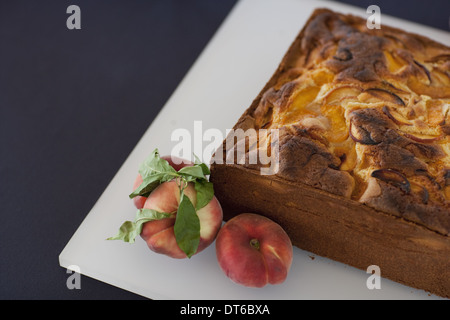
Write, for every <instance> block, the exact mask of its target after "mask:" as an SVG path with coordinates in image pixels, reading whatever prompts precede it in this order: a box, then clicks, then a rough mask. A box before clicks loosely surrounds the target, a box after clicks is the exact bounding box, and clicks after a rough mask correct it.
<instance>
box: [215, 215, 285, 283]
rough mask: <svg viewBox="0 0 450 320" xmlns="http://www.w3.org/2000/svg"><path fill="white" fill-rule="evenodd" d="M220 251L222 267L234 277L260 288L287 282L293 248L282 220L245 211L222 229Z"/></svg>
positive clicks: (218, 257)
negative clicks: (281, 223)
mask: <svg viewBox="0 0 450 320" xmlns="http://www.w3.org/2000/svg"><path fill="white" fill-rule="evenodd" d="M216 255H217V260H218V262H219V266H220V268H221V269H222V271H223V272H224V273H225V274H226V275H227V276H228V277H229V278H230V279H231V280H232V281H234V282H236V283H238V284H241V285H244V286H247V287H258V288H260V287H263V286H265V285H267V284H279V283H282V282H284V280H285V279H286V277H287V275H288V272H289V269H290V267H291V264H292V256H293V249H292V243H291V240H290V238H289V236H288V235H287V234H286V232H285V231H284V230H283V228H282V227H281V226H280V225H279V224H277V223H276V222H274V221H273V220H271V219H269V218H266V217H264V216H261V215H257V214H253V213H243V214H239V215H237V216H235V217H234V218H232V219H230V220H229V221H228V222H226V223H225V224H224V225H223V226H222V228H221V229H220V231H219V233H218V235H217V238H216Z"/></svg>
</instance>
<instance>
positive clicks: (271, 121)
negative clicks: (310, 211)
mask: <svg viewBox="0 0 450 320" xmlns="http://www.w3.org/2000/svg"><path fill="white" fill-rule="evenodd" d="M449 106H450V48H448V47H446V46H444V45H442V44H439V43H437V42H434V41H432V40H430V39H427V38H425V37H422V36H418V35H414V34H410V33H406V32H404V31H401V30H398V29H394V28H390V27H386V26H383V27H382V28H381V29H379V30H377V29H374V30H369V29H367V27H366V20H364V19H362V18H359V17H355V16H352V15H342V14H338V13H335V12H332V11H330V10H327V9H320V10H317V11H316V12H314V14H313V15H312V17H311V18H310V20H309V21H308V23H307V24H306V26H305V28H304V29H303V30H302V32H301V34H300V35H299V37H298V38H297V39H296V41H295V42H294V44H293V45H292V46H291V48H290V50H289V52H288V53H287V54H286V56H285V58H284V59H283V61H282V63H281V65H280V67H279V69H278V70H277V72H276V73H275V75H274V77H273V78H272V79H271V81H270V82H269V83H268V84H267V86H266V87H265V88H264V90H263V91H262V92H261V94H260V96H259V97H258V98H257V99H256V100H255V102H254V103H253V105H252V106H251V107H250V108H249V109H248V110H247V112H246V113H245V114H244V116H243V117H242V118H241V122H245V123H246V125H248V123H251V125H252V126H253V127H254V128H255V129H261V128H264V129H279V130H280V144H279V148H280V150H279V151H280V154H279V155H280V167H279V171H278V173H277V175H278V176H279V177H282V178H284V179H286V180H289V181H294V182H299V183H303V184H306V185H309V186H313V187H317V188H320V189H322V190H325V191H328V192H330V193H333V194H336V195H340V196H343V197H346V198H351V199H353V200H355V201H360V202H362V203H365V204H366V205H368V206H370V207H372V208H375V209H377V210H380V211H382V212H386V213H389V214H393V215H396V216H399V217H403V218H405V219H407V220H411V221H413V222H416V223H419V224H421V225H423V226H426V227H427V228H430V229H431V230H434V231H437V232H439V233H442V234H444V235H449V234H450V185H449V178H448V177H449V176H450V136H449V135H448V131H449V129H448V128H449V125H450V118H449ZM249 119H250V120H251V121H249ZM260 147H261V146H260ZM268 147H269V148H270V146H268ZM247 167H248V168H253V169H257V168H258V167H257V166H254V165H252V166H247Z"/></svg>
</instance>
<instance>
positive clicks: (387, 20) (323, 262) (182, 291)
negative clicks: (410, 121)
mask: <svg viewBox="0 0 450 320" xmlns="http://www.w3.org/2000/svg"><path fill="white" fill-rule="evenodd" d="M317 7H328V8H330V9H333V10H336V11H339V12H343V13H354V14H358V15H361V16H363V17H367V16H368V15H367V14H366V12H365V10H363V9H359V8H355V7H351V6H347V5H343V4H339V3H335V2H330V1H321V0H318V1H313V0H241V1H240V2H238V4H237V5H236V6H235V8H233V10H232V11H231V13H230V14H229V16H228V17H227V19H226V20H225V21H224V23H223V25H222V26H221V27H220V28H219V30H218V31H217V33H216V35H215V36H214V37H213V39H212V40H211V41H210V43H209V44H208V46H207V47H206V48H205V50H204V51H203V53H202V54H201V56H200V57H199V58H198V60H197V61H196V62H195V64H194V65H193V66H192V68H191V70H190V71H189V73H188V74H187V75H186V77H185V78H184V79H183V81H182V82H181V83H180V85H179V86H178V88H177V89H176V91H175V92H174V93H173V95H172V97H171V98H170V99H169V101H168V102H167V104H166V105H165V106H164V108H163V109H162V111H161V112H160V114H159V115H158V116H157V118H156V119H155V120H154V122H153V123H152V124H151V125H150V127H149V129H148V130H147V131H146V133H145V134H144V136H143V137H142V139H141V140H140V141H139V142H138V144H137V145H136V147H135V149H134V150H133V151H132V153H131V154H130V155H129V157H128V158H127V160H126V161H125V163H124V164H123V165H122V167H121V168H120V170H119V171H118V172H117V174H116V176H115V177H114V179H113V180H112V181H111V183H110V184H109V185H108V186H107V188H106V190H105V191H104V193H103V194H102V196H101V197H100V198H99V199H98V201H97V203H96V204H95V205H94V207H93V208H92V210H91V211H90V212H89V213H88V215H87V216H86V218H85V219H84V221H83V222H82V224H81V225H80V226H79V228H78V229H77V231H76V232H75V234H74V235H73V236H72V238H71V239H70V241H69V242H68V243H67V245H66V247H65V248H64V250H63V251H62V252H61V254H60V256H59V263H60V266H61V267H64V268H68V267H69V266H71V265H76V266H77V267H78V268H79V272H80V273H81V274H83V275H85V276H88V277H92V278H94V279H97V280H99V281H103V282H106V283H108V284H111V285H114V286H117V287H119V288H122V289H124V290H128V291H131V292H134V293H136V294H138V295H142V296H144V297H148V298H151V299H251V300H258V299H437V298H438V297H436V296H433V295H430V294H429V293H428V292H425V291H422V290H416V289H413V288H410V287H406V286H403V285H400V284H398V283H394V282H392V281H390V280H387V279H384V278H382V280H381V289H374V290H369V289H368V288H367V286H366V281H367V279H368V277H369V274H367V273H366V272H364V271H361V270H357V269H355V268H352V267H349V266H347V265H344V264H341V263H338V262H335V261H331V260H329V259H325V258H322V257H319V256H316V255H314V254H312V253H309V252H305V251H302V250H300V249H298V248H295V249H294V260H293V263H292V268H291V271H290V273H289V275H288V279H287V280H286V281H285V282H284V283H283V284H281V285H276V286H272V285H269V286H266V287H264V288H261V289H255V288H246V287H243V286H240V285H237V284H234V283H233V282H232V281H231V280H229V279H228V278H226V276H225V275H224V274H223V273H222V271H221V270H220V268H219V266H218V263H217V259H216V255H215V248H214V244H213V245H212V246H210V247H209V248H207V249H206V250H205V251H203V252H201V253H200V254H198V255H196V256H194V257H193V258H191V259H184V260H175V259H171V258H168V257H166V256H162V255H158V254H156V253H153V252H151V251H150V250H148V248H147V246H146V244H145V243H144V241H142V239H140V238H138V239H137V241H136V242H135V243H134V244H127V243H123V242H121V241H107V240H105V239H106V238H108V237H110V236H113V235H115V234H116V232H117V230H118V227H119V226H120V225H121V224H122V222H123V221H125V220H132V219H134V215H135V211H136V209H135V208H134V207H133V204H132V201H131V200H129V198H128V194H129V193H130V188H132V184H133V181H134V178H135V175H136V173H137V168H138V166H139V164H140V163H141V161H142V160H143V159H144V158H145V157H146V156H147V155H148V154H149V153H150V152H151V151H152V150H153V149H154V148H158V149H159V150H160V153H161V154H169V153H170V152H171V151H172V148H173V147H174V146H175V145H176V144H177V143H178V141H171V135H172V132H174V130H175V129H179V128H184V129H188V130H190V132H191V133H192V134H193V135H194V132H193V128H194V121H202V130H203V131H202V132H205V131H206V130H207V129H210V128H216V129H219V130H220V131H222V132H223V134H224V135H225V133H226V129H230V128H232V127H233V125H234V124H235V122H236V120H237V119H238V118H239V117H240V115H241V114H242V113H243V111H244V110H245V109H246V108H247V107H248V106H249V105H250V104H251V102H252V100H253V99H254V98H255V97H256V96H257V94H258V93H259V91H260V90H261V89H262V87H263V86H264V85H265V83H266V81H268V79H269V78H270V76H271V75H272V73H273V72H274V70H275V69H276V67H277V66H278V64H279V62H280V60H281V58H282V57H283V55H284V53H285V52H286V50H287V48H288V47H289V45H290V44H291V42H292V41H293V40H294V38H295V37H296V35H297V34H298V32H299V31H300V29H301V28H302V27H303V25H304V23H305V22H306V20H307V19H308V17H309V16H310V14H311V13H312V11H313V10H314V9H315V8H317ZM382 10H383V8H381V11H382ZM381 23H382V24H386V25H392V26H395V27H399V28H402V29H405V30H408V31H411V32H415V33H420V34H423V35H426V36H428V37H430V38H433V39H435V40H438V41H440V42H443V43H446V44H449V43H450V34H449V33H448V32H444V31H440V30H435V29H432V28H429V27H425V26H421V25H418V24H415V23H411V22H407V21H403V20H399V19H396V18H392V17H387V16H385V15H383V14H382V20H381ZM202 132H200V133H202ZM199 137H201V136H197V137H196V139H197V140H196V141H197V142H198V138H199ZM200 141H201V138H200ZM220 142H221V141H215V142H214V143H215V145H216V146H217V145H219V144H220ZM203 144H204V145H203V147H206V145H209V144H210V142H207V141H206V142H203ZM197 147H198V146H194V145H192V151H193V152H195V153H196V154H197V155H199V156H201V152H200V153H199V150H200V151H201V149H198V148H197ZM203 160H204V161H205V162H207V161H209V159H208V158H207V156H205V157H203ZM381 272H382V270H381ZM382 275H383V274H382V273H381V276H382Z"/></svg>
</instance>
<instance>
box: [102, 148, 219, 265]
mask: <svg viewBox="0 0 450 320" xmlns="http://www.w3.org/2000/svg"><path fill="white" fill-rule="evenodd" d="M139 174H140V175H141V177H142V183H141V184H140V185H139V186H138V187H137V188H136V189H135V190H134V191H133V192H132V193H131V194H130V195H129V197H130V198H131V199H132V198H134V197H137V196H143V197H148V196H149V195H150V193H151V192H152V191H153V190H155V189H156V188H157V187H158V186H159V185H160V184H162V183H164V182H167V181H171V180H174V179H175V180H176V181H177V184H178V188H179V190H180V203H179V205H178V209H177V212H176V214H175V213H171V212H169V213H167V212H158V211H156V210H152V209H145V208H144V209H139V210H138V211H137V213H136V217H135V220H134V221H125V222H124V223H123V224H122V226H121V227H120V229H119V232H118V233H117V235H116V236H114V237H110V238H108V239H107V240H123V241H125V242H129V243H133V242H134V241H135V238H136V237H137V236H138V235H140V233H141V232H142V228H143V225H144V224H145V223H146V222H149V221H153V220H160V219H165V218H169V217H174V216H175V225H174V233H175V239H176V242H177V244H178V246H179V247H180V249H181V250H183V252H184V253H186V256H187V257H189V258H190V257H191V256H192V255H194V254H195V252H197V248H198V245H199V242H200V220H199V218H198V216H197V211H198V210H200V209H201V208H203V207H204V206H206V205H207V204H208V203H209V202H210V201H211V199H212V198H213V196H214V188H213V184H212V183H211V182H209V181H208V178H207V176H208V175H209V174H210V171H209V168H208V166H207V165H206V164H204V163H201V162H200V160H199V159H198V158H197V157H196V160H195V163H194V165H192V166H187V167H183V168H181V169H180V170H178V171H176V170H175V169H174V168H173V167H172V166H171V165H170V164H169V162H168V161H167V160H164V159H161V157H160V155H159V152H158V149H155V150H154V151H153V152H152V153H151V154H150V156H149V157H148V158H147V159H145V161H144V162H142V164H141V165H140V167H139ZM189 183H193V184H194V188H195V190H196V195H197V201H196V206H195V207H194V205H193V203H192V201H191V200H190V199H189V197H188V196H187V195H186V194H185V193H184V190H185V189H186V187H187V186H188V184H189Z"/></svg>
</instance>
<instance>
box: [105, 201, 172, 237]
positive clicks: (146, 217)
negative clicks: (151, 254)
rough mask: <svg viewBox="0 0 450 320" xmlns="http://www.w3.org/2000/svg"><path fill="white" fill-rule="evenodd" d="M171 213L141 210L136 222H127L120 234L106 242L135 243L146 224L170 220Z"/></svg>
mask: <svg viewBox="0 0 450 320" xmlns="http://www.w3.org/2000/svg"><path fill="white" fill-rule="evenodd" d="M170 217H172V215H171V214H170V213H165V212H159V211H156V210H153V209H140V210H138V211H137V213H136V218H135V221H134V222H132V221H125V222H124V223H123V224H122V225H121V226H120V228H119V232H118V233H117V234H116V235H115V236H114V237H110V238H108V239H106V240H123V241H124V242H129V243H134V241H135V238H136V237H137V236H138V235H140V234H141V232H142V227H143V225H144V223H146V222H149V221H153V220H161V219H165V218H170Z"/></svg>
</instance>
